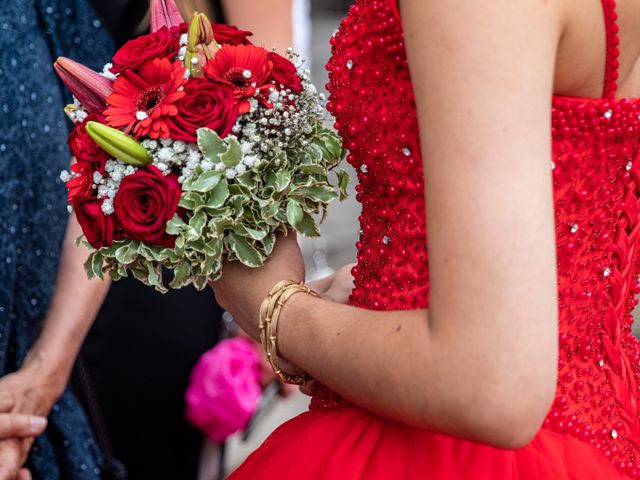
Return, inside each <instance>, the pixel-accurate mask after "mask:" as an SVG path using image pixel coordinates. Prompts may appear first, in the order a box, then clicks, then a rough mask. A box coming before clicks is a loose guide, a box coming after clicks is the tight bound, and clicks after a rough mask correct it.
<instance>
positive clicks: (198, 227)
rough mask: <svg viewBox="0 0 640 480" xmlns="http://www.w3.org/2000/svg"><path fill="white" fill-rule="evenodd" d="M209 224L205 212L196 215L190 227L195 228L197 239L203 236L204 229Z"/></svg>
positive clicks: (190, 222) (192, 218)
mask: <svg viewBox="0 0 640 480" xmlns="http://www.w3.org/2000/svg"><path fill="white" fill-rule="evenodd" d="M206 223H207V214H206V213H205V212H203V211H200V212H198V213H196V214H195V215H194V216H193V217H191V220H190V221H189V226H190V227H191V228H193V230H194V231H195V234H196V236H197V238H199V237H200V236H202V229H203V228H204V226H205V225H206Z"/></svg>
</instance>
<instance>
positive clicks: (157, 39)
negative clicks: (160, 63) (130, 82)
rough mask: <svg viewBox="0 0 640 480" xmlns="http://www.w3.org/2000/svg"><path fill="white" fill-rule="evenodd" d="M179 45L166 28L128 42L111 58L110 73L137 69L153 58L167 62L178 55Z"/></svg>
mask: <svg viewBox="0 0 640 480" xmlns="http://www.w3.org/2000/svg"><path fill="white" fill-rule="evenodd" d="M179 51H180V43H179V41H178V40H177V39H176V38H175V36H174V35H172V33H171V31H169V29H168V28H167V27H162V28H161V29H160V30H158V31H157V32H153V33H150V34H148V35H142V36H141V37H138V38H136V39H134V40H129V41H128V42H127V43H125V44H124V45H123V46H122V48H120V50H118V51H117V52H116V54H115V56H114V57H113V67H111V72H112V73H120V72H122V71H124V70H128V69H132V68H137V67H139V66H140V65H142V64H143V63H145V62H148V61H149V60H153V59H154V58H167V59H169V61H173V59H174V58H175V57H176V56H177V55H178V52H179Z"/></svg>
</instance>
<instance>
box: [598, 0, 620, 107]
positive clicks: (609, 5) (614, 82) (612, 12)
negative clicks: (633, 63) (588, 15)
mask: <svg viewBox="0 0 640 480" xmlns="http://www.w3.org/2000/svg"><path fill="white" fill-rule="evenodd" d="M602 8H603V10H604V20H605V26H606V32H607V59H606V65H605V77H604V89H603V92H602V96H603V97H604V98H610V99H613V98H615V96H616V92H617V91H618V68H619V67H620V62H619V60H618V57H619V55H620V38H619V37H618V32H619V27H618V14H617V12H616V2H615V0H602Z"/></svg>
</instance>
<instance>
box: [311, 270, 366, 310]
mask: <svg viewBox="0 0 640 480" xmlns="http://www.w3.org/2000/svg"><path fill="white" fill-rule="evenodd" d="M353 267H355V264H349V265H345V266H344V267H342V268H340V269H339V270H337V271H336V272H334V273H333V274H331V275H329V276H328V277H325V278H322V279H320V280H316V281H315V282H310V283H308V285H309V288H311V289H312V290H313V291H314V292H316V293H317V294H318V295H320V296H321V297H322V298H324V299H325V300H330V301H332V302H334V303H340V304H343V305H346V304H347V303H349V297H350V296H351V292H352V291H353V287H354V285H353V274H352V273H351V270H352V269H353Z"/></svg>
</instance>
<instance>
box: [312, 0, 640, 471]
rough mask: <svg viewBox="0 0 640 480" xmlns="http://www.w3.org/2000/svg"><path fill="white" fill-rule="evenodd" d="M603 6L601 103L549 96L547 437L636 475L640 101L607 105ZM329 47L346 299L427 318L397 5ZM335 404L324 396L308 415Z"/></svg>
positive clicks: (612, 33) (357, 23)
mask: <svg viewBox="0 0 640 480" xmlns="http://www.w3.org/2000/svg"><path fill="white" fill-rule="evenodd" d="M603 5H604V11H605V18H606V23H607V45H608V54H607V57H608V58H607V69H606V81H605V88H604V95H603V98H600V99H586V98H583V99H581V98H569V97H554V99H553V119H552V125H553V162H552V165H551V168H552V169H553V185H554V198H555V211H556V214H555V215H556V230H557V234H556V235H557V256H558V275H559V299H560V311H559V321H560V354H559V377H558V388H557V395H556V400H555V403H554V405H553V407H552V410H551V412H550V413H549V416H548V418H547V420H546V421H545V425H544V428H547V429H551V430H553V431H555V432H558V433H561V434H566V435H569V436H572V437H576V438H578V439H581V440H583V441H585V442H589V443H591V444H592V445H594V446H595V447H597V448H598V449H600V450H601V451H602V452H603V453H604V454H605V455H606V456H608V457H609V458H610V459H611V461H612V462H613V463H614V464H615V465H616V466H617V467H618V468H619V469H620V470H622V471H623V472H625V473H627V474H629V475H630V476H631V477H633V478H639V479H640V423H639V417H638V399H639V396H638V393H639V391H638V385H639V382H638V380H639V379H640V367H639V362H640V348H639V344H638V341H637V340H636V339H635V338H634V337H633V335H632V334H631V324H632V316H631V311H632V310H633V308H634V306H635V305H636V303H637V300H636V297H635V295H636V294H637V293H639V292H640V288H639V286H638V273H639V266H640V249H639V248H638V246H639V243H640V238H639V235H640V208H639V205H640V202H639V197H640V186H639V185H640V152H639V140H640V120H639V115H640V100H637V99H633V100H628V99H615V92H616V79H617V67H618V60H617V55H618V49H617V45H618V39H617V26H616V18H617V17H616V14H615V6H614V4H613V1H612V0H603ZM331 43H332V45H333V53H334V55H333V57H332V59H331V60H330V61H329V64H328V66H327V68H328V70H329V71H330V83H329V85H328V87H329V89H330V92H331V99H330V103H329V105H328V108H329V110H330V112H331V113H333V114H334V115H335V117H336V120H337V121H336V128H337V129H338V131H339V132H340V134H341V135H342V136H343V138H344V141H345V144H346V147H347V148H348V149H349V150H350V155H349V158H348V160H349V162H350V163H351V164H352V165H353V166H354V167H355V169H356V170H357V172H358V177H359V184H358V186H357V187H356V190H357V192H358V193H357V199H358V200H359V201H360V202H361V204H362V215H361V217H360V222H361V232H360V233H361V237H360V241H359V242H358V244H357V249H358V265H357V267H355V268H354V276H355V289H354V291H353V294H352V297H351V302H352V303H353V304H354V305H356V306H360V307H365V308H370V309H380V310H401V309H413V308H427V307H428V291H429V275H428V261H427V248H426V227H425V223H426V219H425V206H424V194H423V171H422V161H421V157H420V144H419V131H418V122H417V118H416V109H415V103H414V97H413V90H412V84H411V79H410V75H409V69H408V64H407V59H406V56H405V50H404V43H403V32H402V25H401V21H400V15H399V12H398V9H397V6H396V3H395V0H358V1H356V3H355V4H354V5H353V6H352V8H351V10H350V13H349V15H348V17H347V18H346V19H345V20H344V22H343V24H342V27H341V29H340V30H339V31H338V32H337V33H336V35H335V36H334V38H333V39H332V41H331ZM380 92H384V94H383V95H380ZM523 308H526V306H523ZM339 403H340V400H339V399H337V397H335V396H333V395H332V394H331V393H330V392H328V391H327V390H323V391H321V392H320V393H319V394H318V395H317V396H316V397H315V398H314V400H313V402H312V408H329V407H331V406H332V405H337V404H339Z"/></svg>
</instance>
